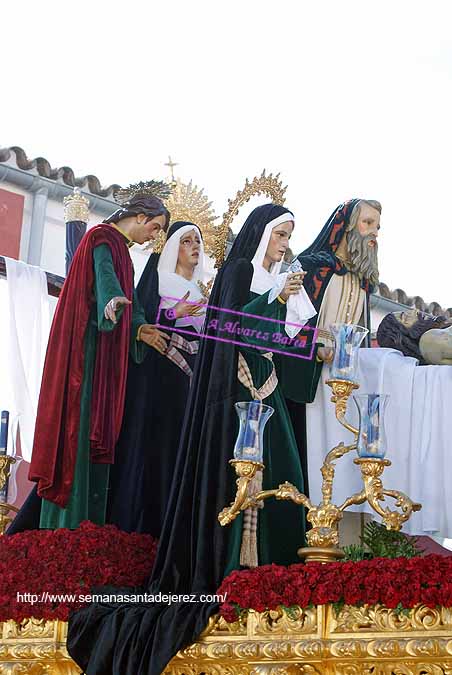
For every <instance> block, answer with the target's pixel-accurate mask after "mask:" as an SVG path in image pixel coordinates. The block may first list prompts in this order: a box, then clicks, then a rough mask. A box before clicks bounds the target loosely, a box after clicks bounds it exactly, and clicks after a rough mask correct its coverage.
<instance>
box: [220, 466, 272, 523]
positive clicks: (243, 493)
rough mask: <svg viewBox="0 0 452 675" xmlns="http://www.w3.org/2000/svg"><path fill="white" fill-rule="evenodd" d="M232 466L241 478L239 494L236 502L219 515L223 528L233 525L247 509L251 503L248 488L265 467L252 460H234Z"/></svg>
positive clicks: (238, 484)
mask: <svg viewBox="0 0 452 675" xmlns="http://www.w3.org/2000/svg"><path fill="white" fill-rule="evenodd" d="M230 464H232V465H233V466H234V468H235V471H236V473H237V475H238V476H239V478H238V479H237V480H236V484H237V492H236V495H235V499H234V501H233V502H232V503H231V505H230V506H226V507H225V508H224V509H223V510H222V511H221V512H220V513H219V514H218V520H219V522H220V525H222V526H224V525H229V523H232V521H233V520H235V518H237V516H238V515H239V513H240V512H241V511H243V510H244V508H247V506H246V504H247V502H249V501H250V498H249V497H248V486H249V484H250V482H251V481H252V479H253V478H254V476H255V475H256V473H257V471H259V470H262V469H263V468H264V465H263V464H261V463H260V462H253V461H251V460H237V459H232V460H231V461H230Z"/></svg>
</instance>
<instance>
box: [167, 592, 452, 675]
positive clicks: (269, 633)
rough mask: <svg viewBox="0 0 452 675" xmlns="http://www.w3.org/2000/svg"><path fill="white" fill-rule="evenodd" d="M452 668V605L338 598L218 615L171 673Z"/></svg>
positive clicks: (349, 674)
mask: <svg viewBox="0 0 452 675" xmlns="http://www.w3.org/2000/svg"><path fill="white" fill-rule="evenodd" d="M308 674H309V675H323V674H325V675H451V674H452V610H451V609H445V608H441V609H429V608H428V607H425V606H423V605H420V606H418V607H416V608H415V609H412V610H410V612H409V613H407V614H397V613H396V612H395V611H394V610H391V609H387V608H386V607H381V606H380V607H373V608H370V607H366V606H364V607H350V606H345V607H343V609H342V610H341V611H340V612H339V613H338V614H337V615H336V612H335V609H334V608H333V607H332V606H331V605H325V606H321V607H312V608H308V609H306V610H301V609H299V608H297V609H292V610H291V612H290V615H288V614H287V613H285V612H283V611H282V610H280V611H268V612H262V613H258V612H254V611H250V612H249V614H248V616H247V618H246V619H245V620H243V621H242V622H240V621H238V622H237V623H234V624H227V623H226V622H225V621H224V620H223V619H219V618H217V617H216V618H213V619H212V620H211V622H210V624H209V626H208V627H207V629H206V631H205V632H204V635H203V636H202V637H201V638H200V639H199V640H198V642H196V643H194V644H192V645H190V646H189V647H187V648H186V649H184V650H182V651H180V652H179V653H178V654H177V656H175V657H174V659H172V661H171V662H170V663H169V664H168V666H167V668H166V669H165V671H164V675H308Z"/></svg>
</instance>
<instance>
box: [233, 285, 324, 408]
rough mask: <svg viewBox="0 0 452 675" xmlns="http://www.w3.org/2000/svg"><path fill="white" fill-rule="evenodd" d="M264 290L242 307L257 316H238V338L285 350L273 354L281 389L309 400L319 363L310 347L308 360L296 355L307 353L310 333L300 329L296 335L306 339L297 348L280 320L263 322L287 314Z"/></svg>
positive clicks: (319, 371) (312, 398)
mask: <svg viewBox="0 0 452 675" xmlns="http://www.w3.org/2000/svg"><path fill="white" fill-rule="evenodd" d="M268 293H269V291H268V292H267V293H264V294H263V295H258V296H256V297H254V298H253V299H252V300H251V301H250V302H248V303H247V304H246V305H245V306H244V307H242V312H245V313H249V314H255V315H257V317H258V318H253V317H246V316H243V317H242V321H241V326H242V334H241V340H242V341H243V342H247V343H248V344H254V345H256V346H257V345H259V346H260V347H265V348H268V350H269V351H274V350H277V351H278V352H285V354H281V353H274V356H273V362H274V364H275V366H276V371H277V374H278V381H279V384H280V386H281V389H282V391H283V393H284V395H285V396H286V397H287V398H290V399H292V400H294V401H297V402H299V403H302V402H305V403H310V402H311V401H313V400H314V397H315V393H316V390H317V385H318V381H319V378H320V374H321V371H322V363H319V362H318V361H317V360H316V352H317V348H315V349H314V350H313V358H311V359H306V358H300V356H301V355H303V356H308V355H309V354H310V352H311V349H312V337H313V332H312V331H309V330H304V331H303V329H301V331H300V333H299V335H298V336H297V337H299V338H303V337H304V338H305V339H306V347H303V348H300V346H299V344H298V345H295V344H294V342H295V340H296V339H297V337H296V338H294V339H292V340H291V339H290V338H289V336H288V335H287V334H286V332H285V330H284V324H283V323H276V322H272V321H266V318H268V319H277V320H278V321H281V322H282V321H285V319H286V314H287V308H286V305H285V304H284V303H281V302H280V301H279V300H278V299H277V298H275V300H274V301H273V302H271V303H269V302H268ZM246 329H248V330H246Z"/></svg>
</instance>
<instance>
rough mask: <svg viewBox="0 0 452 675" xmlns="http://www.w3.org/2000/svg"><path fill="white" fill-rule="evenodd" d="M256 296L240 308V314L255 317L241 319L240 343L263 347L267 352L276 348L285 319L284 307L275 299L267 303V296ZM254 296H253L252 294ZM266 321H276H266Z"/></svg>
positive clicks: (265, 294) (264, 294)
mask: <svg viewBox="0 0 452 675" xmlns="http://www.w3.org/2000/svg"><path fill="white" fill-rule="evenodd" d="M269 292H270V291H267V292H266V293H263V294H262V295H256V296H255V297H254V298H253V299H252V300H250V302H248V303H247V304H246V305H244V306H243V307H242V312H243V313H244V314H246V315H248V314H253V315H255V316H242V317H241V321H240V324H241V329H242V331H241V335H240V339H241V340H242V342H247V343H248V344H252V345H256V346H259V347H264V348H266V349H268V350H269V351H272V349H276V348H278V340H279V335H281V333H282V329H283V328H284V324H283V323H278V321H285V319H286V305H285V304H284V303H282V302H280V301H279V300H278V299H276V298H275V300H273V302H271V303H269V302H268V294H269ZM253 295H254V294H253ZM266 319H276V321H271V320H270V321H268V320H266Z"/></svg>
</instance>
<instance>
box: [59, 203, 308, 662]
mask: <svg viewBox="0 0 452 675" xmlns="http://www.w3.org/2000/svg"><path fill="white" fill-rule="evenodd" d="M283 213H289V214H290V212H289V211H288V210H287V209H286V208H284V207H282V206H278V205H273V204H266V205H263V206H260V207H258V208H257V209H255V210H254V211H253V212H252V213H251V214H250V216H249V217H248V218H247V220H246V222H245V224H244V226H243V228H242V230H241V231H240V233H239V235H238V236H237V238H236V240H235V242H234V244H233V247H232V249H231V252H230V254H229V256H228V258H227V260H226V262H225V264H224V266H223V268H222V269H221V270H220V272H219V273H218V276H217V278H216V280H215V283H214V286H213V289H212V293H211V296H210V299H209V306H210V307H209V310H208V312H207V317H206V325H207V326H209V324H210V321H211V320H212V319H215V318H217V319H219V315H220V314H221V312H220V311H218V310H216V309H213V308H212V306H213V307H217V308H225V309H233V310H236V311H240V309H241V307H243V305H245V304H246V303H247V302H248V300H249V296H250V287H251V282H252V278H253V266H252V264H251V260H252V258H253V256H254V254H255V252H256V250H257V247H258V245H259V242H260V239H261V237H262V234H263V232H264V229H265V226H266V224H267V223H269V222H270V221H272V220H274V219H275V218H277V217H278V216H280V215H282V214H283ZM237 361H238V347H237V346H236V345H234V344H231V343H230V342H220V341H217V340H211V339H207V338H201V342H200V350H199V354H198V358H197V363H196V367H195V372H194V374H193V378H192V384H191V388H190V396H189V400H188V404H187V410H186V415H185V419H184V424H183V429H182V434H181V442H180V445H179V452H178V457H177V462H176V465H175V469H174V480H173V484H172V490H171V496H170V501H169V505H168V510H167V514H166V519H165V523H164V526H163V530H162V534H161V538H160V544H159V549H158V553H157V559H156V563H155V567H154V570H153V573H152V577H151V579H150V582H149V586H148V589H147V592H148V593H149V594H155V593H158V592H162V593H177V594H184V593H186V594H194V595H195V596H196V597H199V595H200V594H203V593H208V594H210V593H215V591H216V589H217V588H218V587H219V585H220V583H221V581H222V579H223V576H224V570H225V565H226V561H227V555H228V541H229V536H230V529H229V528H227V527H221V526H220V524H219V522H218V518H217V516H218V513H219V512H220V511H221V510H222V509H223V508H224V506H226V505H228V504H229V503H230V502H231V501H232V500H233V498H234V494H235V481H234V479H233V474H231V467H230V465H229V460H230V459H231V457H232V451H233V448H234V443H235V439H236V434H237V428H238V424H237V417H236V413H235V409H234V403H235V402H236V400H237V398H236V391H237ZM300 517H301V516H300ZM217 611H218V606H217V605H216V604H213V603H205V602H204V603H201V602H197V603H183V602H180V603H174V604H171V605H168V604H165V603H157V602H149V603H142V604H134V605H131V604H128V605H127V604H121V603H117V604H112V603H108V604H96V605H90V606H89V607H87V608H85V609H82V610H79V611H77V612H74V613H73V614H72V615H71V617H70V620H69V632H68V640H67V646H68V650H69V653H70V655H71V657H72V658H73V659H74V660H75V661H76V662H77V663H78V664H79V665H80V666H81V667H82V668H84V669H85V670H86V671H87V673H88V674H89V675H160V674H161V673H162V671H163V670H164V668H165V666H166V665H167V663H168V662H169V661H170V660H171V658H172V657H173V656H174V655H175V654H176V653H177V651H178V650H180V649H182V648H183V647H185V646H186V645H188V644H190V643H191V642H193V641H195V640H196V638H197V637H198V635H199V634H200V633H201V632H202V630H203V629H204V628H205V626H206V624H207V621H208V618H209V617H210V616H211V615H212V614H214V613H215V612H217Z"/></svg>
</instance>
